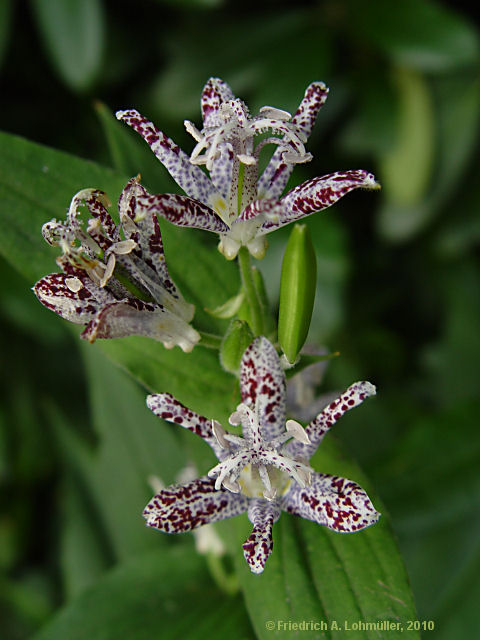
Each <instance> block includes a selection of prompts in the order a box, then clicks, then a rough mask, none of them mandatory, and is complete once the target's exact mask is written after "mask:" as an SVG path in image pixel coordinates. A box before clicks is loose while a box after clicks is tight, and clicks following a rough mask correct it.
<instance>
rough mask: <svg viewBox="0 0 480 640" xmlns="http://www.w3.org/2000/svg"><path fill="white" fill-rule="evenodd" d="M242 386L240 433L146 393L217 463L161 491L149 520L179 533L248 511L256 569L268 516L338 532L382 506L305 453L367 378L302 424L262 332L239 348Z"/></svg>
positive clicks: (265, 552)
mask: <svg viewBox="0 0 480 640" xmlns="http://www.w3.org/2000/svg"><path fill="white" fill-rule="evenodd" d="M240 386H241V393H242V402H241V404H240V405H238V407H237V408H236V409H235V411H234V412H233V413H232V415H231V416H230V419H229V421H230V424H231V425H234V426H237V425H241V427H242V433H243V437H240V436H237V435H233V434H231V433H228V432H226V431H225V430H224V429H223V427H222V426H221V425H220V424H219V423H218V422H216V421H215V420H213V421H212V420H208V419H207V418H205V417H203V416H200V415H198V414H197V413H195V412H194V411H192V410H190V409H187V408H186V407H185V406H183V405H182V404H181V403H180V402H178V401H177V400H176V399H175V398H174V397H173V396H171V395H170V394H168V393H162V394H156V395H151V396H148V399H147V404H148V406H149V407H150V409H152V411H153V412H154V413H155V414H156V415H157V416H159V417H160V418H163V419H164V420H168V421H169V422H173V423H174V424H179V425H180V426H182V427H185V428H186V429H189V430H190V431H193V432H194V433H196V434H197V435H199V436H200V437H202V438H203V439H204V440H205V441H206V442H207V443H208V444H209V445H210V446H211V447H212V449H213V451H214V453H215V455H216V456H217V458H218V459H219V464H218V465H216V466H215V467H213V469H211V470H210V471H209V472H208V475H206V476H203V477H201V478H198V479H197V480H194V481H193V482H190V483H188V484H186V485H173V486H170V487H168V488H167V489H164V490H163V491H161V492H160V493H158V494H157V495H156V496H155V497H154V498H153V499H152V500H151V501H150V503H149V504H148V505H147V507H146V508H145V511H144V517H145V518H146V521H147V524H148V525H149V526H151V527H154V528H156V529H159V530H161V531H165V532H167V533H182V532H185V531H191V530H193V529H195V528H196V527H199V526H201V525H204V524H207V523H209V522H216V521H218V520H223V519H224V518H230V517H232V516H235V515H238V514H240V513H243V512H245V511H246V512H247V513H248V517H249V519H250V521H251V522H252V524H253V531H252V534H251V535H250V537H249V538H248V539H247V540H246V541H245V543H244V545H243V552H244V556H245V559H246V561H247V562H248V564H249V565H250V568H251V570H252V571H253V572H254V573H260V572H262V571H263V569H264V567H265V562H266V560H267V558H268V556H269V555H270V553H271V551H272V547H273V540H272V528H273V524H274V523H275V522H276V521H277V520H278V518H279V517H280V514H281V512H282V511H287V512H289V513H293V514H295V515H298V516H300V517H302V518H307V519H309V520H313V521H314V522H317V523H318V524H322V525H325V526H327V527H328V528H329V529H332V530H333V531H338V532H342V533H351V532H354V531H359V530H361V529H364V528H366V527H368V526H370V525H372V524H374V523H375V522H376V521H377V520H378V518H379V515H380V514H379V513H378V512H377V511H376V510H375V508H374V506H373V505H372V503H371V501H370V499H369V497H368V496H367V494H366V493H365V491H364V490H363V489H362V488H361V487H360V486H359V485H358V484H356V483H355V482H353V481H351V480H347V479H345V478H339V477H337V476H330V475H327V474H324V473H316V472H315V471H314V470H313V469H312V468H311V467H310V466H309V463H308V460H309V459H310V458H311V457H312V456H313V454H314V453H315V451H316V449H317V447H318V446H319V444H320V443H321V441H322V439H323V437H324V435H325V434H326V433H327V431H328V430H329V429H330V427H332V426H333V425H334V424H335V422H336V421H337V420H338V419H339V418H340V417H341V416H342V415H343V414H344V413H345V412H346V411H348V410H350V409H353V408H354V407H356V406H358V405H359V404H360V403H361V402H363V400H365V399H366V398H367V397H369V396H371V395H374V394H375V387H374V386H373V385H371V384H370V383H369V382H357V383H355V384H353V385H351V386H350V387H349V388H348V389H347V390H346V391H345V393H343V394H342V395H341V396H340V397H339V398H337V399H336V400H334V401H333V402H331V403H330V404H329V405H328V406H327V407H326V408H325V409H324V410H323V411H322V412H321V413H320V414H319V415H318V416H317V417H316V418H315V419H314V420H312V422H310V424H309V425H308V426H307V427H306V429H304V428H303V427H302V426H301V425H300V424H299V423H298V422H295V421H294V420H287V421H286V415H285V395H286V389H285V375H284V372H283V369H282V367H281V365H280V360H279V357H278V355H277V352H276V350H275V348H274V347H273V345H272V344H271V343H270V342H269V341H268V340H267V339H266V338H264V337H261V338H257V339H256V340H255V341H254V342H253V343H252V344H251V345H250V347H249V348H248V349H247V350H246V351H245V353H244V355H243V358H242V362H241V370H240Z"/></svg>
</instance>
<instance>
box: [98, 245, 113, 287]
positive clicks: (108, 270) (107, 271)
mask: <svg viewBox="0 0 480 640" xmlns="http://www.w3.org/2000/svg"><path fill="white" fill-rule="evenodd" d="M114 271H115V255H114V254H113V253H111V254H110V255H109V256H108V260H107V268H106V269H105V272H104V274H103V276H102V279H101V280H100V286H101V287H102V289H103V287H105V285H106V284H107V282H108V281H109V280H110V278H111V277H112V275H113V272H114Z"/></svg>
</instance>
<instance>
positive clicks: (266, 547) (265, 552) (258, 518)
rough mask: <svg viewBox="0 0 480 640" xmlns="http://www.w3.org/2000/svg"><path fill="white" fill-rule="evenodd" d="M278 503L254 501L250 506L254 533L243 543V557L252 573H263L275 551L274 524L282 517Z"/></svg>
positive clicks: (250, 502) (251, 501)
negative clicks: (273, 550)
mask: <svg viewBox="0 0 480 640" xmlns="http://www.w3.org/2000/svg"><path fill="white" fill-rule="evenodd" d="M280 513H281V511H280V508H279V507H278V504H277V503H276V502H270V501H267V500H262V499H255V498H254V499H252V500H250V501H249V504H248V518H249V520H250V522H251V523H252V524H253V531H252V533H251V534H250V536H249V537H248V538H247V539H246V540H245V542H244V543H243V555H244V557H245V560H246V561H247V562H248V564H249V566H250V570H251V571H252V573H262V571H263V570H264V569H265V563H266V562H267V560H268V557H269V555H270V554H271V553H272V549H273V537H272V529H273V524H274V523H275V522H276V521H277V520H278V518H279V517H280Z"/></svg>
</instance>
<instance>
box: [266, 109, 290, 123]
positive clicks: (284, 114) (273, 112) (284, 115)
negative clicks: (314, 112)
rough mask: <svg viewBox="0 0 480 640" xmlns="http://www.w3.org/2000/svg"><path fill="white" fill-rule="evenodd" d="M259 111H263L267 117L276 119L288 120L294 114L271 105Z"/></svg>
mask: <svg viewBox="0 0 480 640" xmlns="http://www.w3.org/2000/svg"><path fill="white" fill-rule="evenodd" d="M258 113H259V114H260V113H261V114H262V116H264V117H265V118H273V119H274V120H284V121H287V120H290V118H291V117H292V114H291V113H288V111H284V110H283V109H277V108H276V107H269V106H265V107H262V108H261V109H260V111H259V112H258Z"/></svg>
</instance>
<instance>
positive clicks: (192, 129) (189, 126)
mask: <svg viewBox="0 0 480 640" xmlns="http://www.w3.org/2000/svg"><path fill="white" fill-rule="evenodd" d="M183 124H184V126H185V129H186V130H187V133H189V134H190V135H191V136H192V138H194V139H195V140H196V141H197V142H200V140H202V139H203V136H202V134H201V133H200V131H199V130H198V129H197V127H196V126H195V125H194V124H193V122H190V120H184V121H183Z"/></svg>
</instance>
